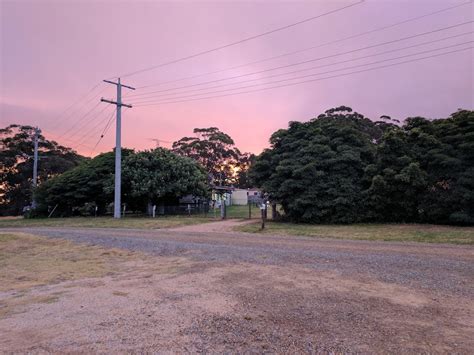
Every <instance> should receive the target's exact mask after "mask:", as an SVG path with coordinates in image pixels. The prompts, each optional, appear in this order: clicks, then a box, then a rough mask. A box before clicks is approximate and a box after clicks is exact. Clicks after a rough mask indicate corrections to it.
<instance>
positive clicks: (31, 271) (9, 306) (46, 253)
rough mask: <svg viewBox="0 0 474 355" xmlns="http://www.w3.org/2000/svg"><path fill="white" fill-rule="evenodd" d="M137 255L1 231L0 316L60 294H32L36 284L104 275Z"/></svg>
mask: <svg viewBox="0 0 474 355" xmlns="http://www.w3.org/2000/svg"><path fill="white" fill-rule="evenodd" d="M138 259H139V257H138V255H136V254H133V253H131V252H127V251H121V250H118V249H105V248H100V247H96V246H87V245H80V244H74V243H72V242H69V241H66V240H61V239H48V238H44V237H36V236H33V235H28V234H23V233H0V270H2V271H1V272H0V318H1V317H5V316H7V315H9V314H11V313H15V312H17V311H18V310H21V309H24V308H25V307H26V306H28V305H31V304H35V303H36V304H37V303H53V302H56V301H57V300H58V297H59V295H58V294H53V295H48V296H37V295H31V294H29V291H30V290H31V289H33V288H34V287H36V286H42V285H49V284H55V283H60V282H63V281H71V280H78V279H83V278H89V277H101V276H105V275H108V274H112V273H115V272H117V271H120V270H121V269H122V267H125V265H126V264H125V263H123V262H124V261H131V260H138Z"/></svg>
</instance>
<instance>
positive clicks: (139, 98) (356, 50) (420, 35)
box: [135, 21, 474, 103]
mask: <svg viewBox="0 0 474 355" xmlns="http://www.w3.org/2000/svg"><path fill="white" fill-rule="evenodd" d="M473 22H474V21H467V22H463V23H460V24H456V25H452V26H448V27H443V28H439V29H436V30H432V31H427V32H422V33H418V34H415V35H411V36H407V37H402V38H398V39H395V40H390V41H385V42H381V43H377V44H374V45H370V46H365V47H361V48H356V49H352V50H349V51H345V52H339V53H335V54H331V55H326V56H322V57H317V58H312V59H308V60H304V61H300V62H297V63H291V64H286V65H281V66H277V67H273V68H268V69H263V70H258V71H254V72H250V73H245V74H240V75H234V76H231V77H226V78H221V79H216V80H209V81H204V82H201V83H196V84H191V85H184V86H180V87H175V88H169V89H163V90H156V91H153V92H150V93H148V94H142V96H135V98H136V99H138V100H146V99H150V98H153V97H159V96H163V94H160V95H154V94H157V93H158V94H159V93H164V92H169V91H174V90H180V89H186V88H191V87H196V86H201V85H206V84H211V83H217V82H222V81H227V80H232V79H238V78H242V77H246V76H251V75H255V74H261V73H266V72H270V71H275V70H279V69H285V68H289V67H294V66H298V65H303V64H308V63H312V62H317V61H321V60H324V59H329V58H334V57H339V56H342V55H346V54H351V53H356V52H360V51H364V50H367V49H372V48H376V47H380V46H385V45H387V44H393V43H397V42H402V41H406V40H409V39H413V38H417V37H422V36H426V35H429V34H433V33H437V32H441V31H446V30H449V29H452V28H456V27H460V26H464V25H467V24H471V23H473ZM467 33H471V32H467ZM464 34H465V33H463V34H461V35H464ZM457 36H458V35H454V36H453V37H452V38H454V37H457ZM448 38H449V37H448ZM434 42H436V40H435V41H434ZM136 103H138V102H136Z"/></svg>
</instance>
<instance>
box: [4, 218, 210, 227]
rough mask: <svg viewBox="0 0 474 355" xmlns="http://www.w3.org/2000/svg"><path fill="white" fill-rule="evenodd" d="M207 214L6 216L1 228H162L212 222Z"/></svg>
mask: <svg viewBox="0 0 474 355" xmlns="http://www.w3.org/2000/svg"><path fill="white" fill-rule="evenodd" d="M213 220H214V219H213V218H209V217H205V216H166V217H157V218H150V217H125V218H121V219H114V218H112V217H69V218H31V219H25V218H21V217H20V218H5V219H3V218H2V219H0V228H15V227H79V228H142V229H161V228H172V227H179V226H187V225H191V224H199V223H207V222H212V221H213Z"/></svg>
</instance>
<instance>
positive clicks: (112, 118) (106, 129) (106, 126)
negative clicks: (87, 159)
mask: <svg viewBox="0 0 474 355" xmlns="http://www.w3.org/2000/svg"><path fill="white" fill-rule="evenodd" d="M114 113H115V110H114V111H112V115H111V116H110V118H109V120H108V121H107V124H106V125H105V127H104V130H103V131H102V133H101V135H100V137H99V139H98V140H97V143H96V144H95V145H94V147H93V148H92V150H91V153H90V155H92V154H94V152H95V149H96V148H97V146H98V145H99V143H100V141H101V140H102V138H104V136H105V134H106V133H107V131H108V130H109V128H110V127H111V125H112V122H114Z"/></svg>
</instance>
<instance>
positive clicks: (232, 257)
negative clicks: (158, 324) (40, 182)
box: [4, 227, 474, 353]
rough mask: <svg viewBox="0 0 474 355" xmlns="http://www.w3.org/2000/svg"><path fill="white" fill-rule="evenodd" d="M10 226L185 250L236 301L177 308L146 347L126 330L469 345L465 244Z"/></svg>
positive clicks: (215, 293)
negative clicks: (168, 327) (175, 325)
mask: <svg viewBox="0 0 474 355" xmlns="http://www.w3.org/2000/svg"><path fill="white" fill-rule="evenodd" d="M4 231H6V230H4ZM12 231H16V232H19V231H21V232H25V233H30V234H35V235H40V236H47V237H52V238H64V239H69V240H72V241H74V242H79V243H88V244H94V245H100V246H104V247H115V248H121V249H128V250H132V251H139V252H144V253H146V254H148V255H150V256H152V257H154V258H155V257H158V259H159V258H183V259H186V260H189V262H190V263H191V264H192V265H193V267H191V268H189V269H188V270H187V271H186V272H185V273H184V274H183V275H181V276H180V277H188V278H191V279H194V281H196V280H197V281H198V282H199V280H201V279H202V284H200V287H202V288H203V289H202V290H201V291H200V292H199V294H200V295H202V294H205V295H207V296H206V297H209V299H212V298H213V297H214V299H215V300H216V301H215V303H216V304H219V302H218V301H217V299H221V300H223V301H222V302H221V304H226V305H229V304H231V305H232V306H228V307H227V308H226V309H227V311H222V312H221V311H220V312H212V311H209V310H207V311H202V312H201V313H199V312H197V314H196V315H194V316H192V317H190V316H189V314H188V316H187V317H186V316H184V315H183V317H184V318H186V319H187V320H186V321H184V318H183V322H184V323H183V324H182V327H181V328H179V329H180V330H179V331H177V333H176V334H178V335H176V334H175V333H173V334H174V335H173V337H178V340H176V339H175V340H174V342H173V343H172V344H174V345H169V344H168V345H166V346H165V345H161V346H159V345H157V344H158V343H155V344H154V345H147V346H149V347H143V346H142V347H141V346H140V345H139V344H142V343H140V341H141V342H143V339H142V338H141V337H142V336H143V334H146V332H147V331H145V330H144V331H143V332H142V333H140V334H141V335H140V336H137V337H136V338H133V339H131V340H130V344H129V345H130V347H129V348H127V349H128V350H134V351H137V349H138V351H156V350H161V351H166V350H172V351H193V352H194V351H199V352H201V351H202V352H229V351H230V352H266V351H269V352H308V353H315V352H328V351H329V352H333V351H335V352H349V353H361V352H362V353H380V352H401V351H402V352H407V353H420V352H430V353H445V352H451V353H452V352H455V353H470V352H471V351H472V349H473V348H474V342H473V340H472V339H474V321H473V319H474V248H473V247H470V246H456V245H444V244H443V245H441V244H421V243H420V244H418V243H392V242H371V241H351V240H332V239H323V238H309V237H286V236H269V235H264V236H262V235H253V234H246V233H238V232H225V231H219V230H218V229H215V228H214V230H213V231H203V230H202V229H197V231H193V230H192V228H188V227H187V228H186V229H184V230H179V229H177V230H128V229H79V228H34V229H28V228H22V229H18V228H15V229H12ZM215 273H218V275H217V274H215ZM211 274H212V275H213V276H212V277H211V276H209V275H211ZM210 278H212V280H214V281H213V282H210V281H209V279H210ZM183 280H184V279H183ZM186 280H187V279H186ZM216 280H217V281H216ZM188 281H189V280H188ZM188 281H182V282H183V283H182V285H185V284H186V285H187V282H188ZM194 281H192V282H194ZM189 282H191V281H189ZM150 287H151V286H150ZM194 291H195V290H194ZM194 291H193V292H194ZM179 293H180V295H181V296H180V297H181V298H180V297H178V298H177V299H176V300H177V301H176V302H177V304H175V305H174V306H175V307H178V308H179V303H180V302H185V301H182V299H183V298H182V294H183V293H182V292H179ZM173 297H174V296H173ZM182 306H183V307H190V306H189V305H187V306H185V305H184V304H183V305H182ZM229 307H230V308H229ZM224 308H225V307H224ZM191 313H192V312H191ZM172 318H173V319H175V318H179V317H177V316H176V314H174V315H173V317H172ZM188 318H189V319H188ZM148 331H149V330H148ZM140 339H142V340H140ZM147 344H149V342H147ZM176 344H178V345H176ZM108 349H109V348H100V347H89V348H84V347H81V346H78V347H76V348H75V347H72V348H70V347H66V348H62V350H67V351H70V350H72V351H84V350H92V351H102V350H108ZM123 349H124V348H123V347H117V350H123ZM30 350H31V349H30Z"/></svg>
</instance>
